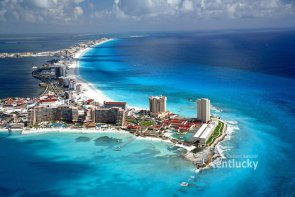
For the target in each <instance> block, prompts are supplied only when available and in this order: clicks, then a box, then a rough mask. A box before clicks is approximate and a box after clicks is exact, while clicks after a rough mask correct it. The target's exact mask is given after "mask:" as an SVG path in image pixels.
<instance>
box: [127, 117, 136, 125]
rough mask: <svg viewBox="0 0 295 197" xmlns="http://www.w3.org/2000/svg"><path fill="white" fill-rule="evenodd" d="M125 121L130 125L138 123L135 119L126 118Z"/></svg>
mask: <svg viewBox="0 0 295 197" xmlns="http://www.w3.org/2000/svg"><path fill="white" fill-rule="evenodd" d="M126 121H127V122H131V123H134V124H137V123H138V120H137V119H136V118H126Z"/></svg>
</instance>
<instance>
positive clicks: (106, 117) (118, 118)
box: [94, 107, 125, 126]
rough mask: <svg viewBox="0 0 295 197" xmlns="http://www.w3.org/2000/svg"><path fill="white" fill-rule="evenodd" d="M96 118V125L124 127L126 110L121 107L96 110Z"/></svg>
mask: <svg viewBox="0 0 295 197" xmlns="http://www.w3.org/2000/svg"><path fill="white" fill-rule="evenodd" d="M94 116H95V117H94V118H95V122H96V123H107V124H115V125H117V126H123V125H124V122H125V110H124V109H122V108H119V107H113V108H99V109H96V110H95V115H94Z"/></svg>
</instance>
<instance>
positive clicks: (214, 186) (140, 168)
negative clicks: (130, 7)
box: [0, 31, 295, 196]
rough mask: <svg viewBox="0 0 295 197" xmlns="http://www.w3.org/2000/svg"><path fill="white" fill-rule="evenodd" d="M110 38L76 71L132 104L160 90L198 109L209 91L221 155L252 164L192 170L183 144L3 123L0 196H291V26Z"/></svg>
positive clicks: (181, 105)
mask: <svg viewBox="0 0 295 197" xmlns="http://www.w3.org/2000/svg"><path fill="white" fill-rule="evenodd" d="M114 37H115V38H117V39H115V40H113V41H110V42H108V43H105V44H103V45H100V46H98V47H95V48H93V49H91V50H90V51H88V52H87V53H86V54H84V56H83V58H81V60H80V64H81V70H80V74H81V76H82V77H83V78H84V79H86V80H88V81H89V82H91V83H93V84H94V85H96V86H97V88H99V89H101V90H102V91H103V92H104V93H105V94H106V95H107V96H109V97H111V98H112V99H114V100H118V101H127V102H128V103H129V105H131V106H137V107H143V108H147V107H148V97H149V96H150V95H160V94H162V95H166V96H167V97H168V109H169V110H170V111H172V112H176V113H179V114H180V115H182V116H185V117H195V116H196V103H195V100H196V99H197V98H200V97H208V98H210V99H211V103H212V105H213V106H214V108H213V110H212V113H214V114H218V115H219V116H221V117H222V118H223V119H225V120H226V121H229V125H230V127H229V131H230V132H231V135H230V136H229V137H228V138H227V141H225V142H223V143H222V144H221V145H220V146H219V148H220V149H221V150H222V151H223V154H224V155H225V156H227V159H225V161H229V160H231V159H232V158H235V160H236V161H241V162H242V161H245V160H246V158H250V160H251V161H255V162H258V167H257V169H256V170H254V169H253V168H221V169H209V170H204V171H200V172H196V171H195V167H194V166H193V165H192V164H191V163H190V162H188V161H186V160H184V159H183V157H182V153H183V150H181V149H178V148H175V147H173V146H171V145H169V144H165V143H161V142H156V141H148V140H134V141H132V142H131V143H129V144H128V145H127V146H126V147H125V148H124V149H123V150H122V151H120V152H118V151H114V150H113V149H114V147H115V146H116V145H117V143H124V142H125V141H128V140H129V139H130V138H132V136H130V135H128V134H114V133H109V134H59V133H51V134H44V135H28V136H18V135H15V136H9V137H6V136H5V135H6V134H5V132H4V133H1V135H2V136H3V137H4V138H2V139H1V140H0V157H1V163H0V169H1V176H0V195H3V196H8V195H14V196H24V195H27V196H41V195H46V196H138V195H142V196H250V195H251V196H295V178H294V177H295V167H294V164H295V157H294V150H295V143H294V139H295V133H294V131H295V126H294V123H295V118H294V117H295V107H294V106H295V105H294V104H295V67H294V66H295V65H294V57H295V32H291V31H289V32H281V31H280V32H278V31H273V32H265V31H261V32H259V31H255V32H254V31H251V32H223V33H204V32H203V33H182V34H180V33H169V34H168V33H161V34H145V35H144V36H143V37H138V36H136V37H133V36H132V37H129V36H125V35H124V36H117V37H116V36H114ZM0 65H1V64H0ZM104 136H108V137H107V138H106V137H104ZM79 139H80V140H79ZM81 139H84V140H81ZM181 182H188V183H189V186H188V187H182V186H180V183H181Z"/></svg>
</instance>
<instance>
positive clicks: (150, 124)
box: [139, 121, 155, 127]
mask: <svg viewBox="0 0 295 197" xmlns="http://www.w3.org/2000/svg"><path fill="white" fill-rule="evenodd" d="M154 124H155V123H154V122H153V121H142V122H140V123H139V125H140V126H142V127H149V126H153V125H154Z"/></svg>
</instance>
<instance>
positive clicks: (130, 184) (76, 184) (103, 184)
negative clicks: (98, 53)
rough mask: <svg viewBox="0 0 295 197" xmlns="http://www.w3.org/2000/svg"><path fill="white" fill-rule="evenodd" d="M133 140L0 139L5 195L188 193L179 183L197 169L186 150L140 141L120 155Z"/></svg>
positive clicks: (86, 136) (52, 135)
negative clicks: (184, 191) (117, 147)
mask: <svg viewBox="0 0 295 197" xmlns="http://www.w3.org/2000/svg"><path fill="white" fill-rule="evenodd" d="M2 135H4V134H3V133H2ZM106 136H107V138H106ZM81 138H82V139H83V140H81ZM133 138H134V136H133V135H131V134H126V133H111V132H110V133H100V134H80V133H72V134H71V133H48V134H39V135H35V134H32V135H27V136H10V137H7V138H4V139H1V144H0V149H1V151H0V156H1V158H2V159H1V161H2V162H1V178H0V181H1V186H2V188H1V191H0V192H1V193H0V194H8V195H9V194H10V195H12V194H13V195H16V194H19V195H30V196H34V195H37V196H39V195H41V194H42V193H44V192H48V194H50V195H54V196H55V195H57V196H58V195H66V196H67V195H70V196H72V195H75V196H97V195H99V196H110V195H111V196H121V195H128V196H130V195H131V196H133V195H134V196H135V195H136V194H139V193H143V194H146V195H156V194H161V195H173V194H180V192H181V191H180V190H182V189H183V188H182V187H181V186H180V185H179V184H180V183H181V182H182V181H188V179H190V177H191V176H195V172H194V167H193V166H192V164H191V163H190V162H188V161H185V160H184V159H182V156H181V153H183V150H182V149H179V148H176V147H174V146H172V145H171V144H169V143H161V142H158V141H150V140H145V139H137V140H134V141H132V142H130V143H128V144H127V145H126V146H124V147H123V148H122V150H121V151H115V147H116V146H117V145H121V144H124V143H125V142H127V141H129V140H130V139H133ZM78 139H80V141H79V140H78ZM77 140H78V141H77ZM17 155H19V157H17ZM5 180H6V181H5ZM8 180H9V181H8ZM194 181H195V179H190V182H191V183H193V182H194ZM4 188H5V189H4ZM127 191H128V192H127Z"/></svg>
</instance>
